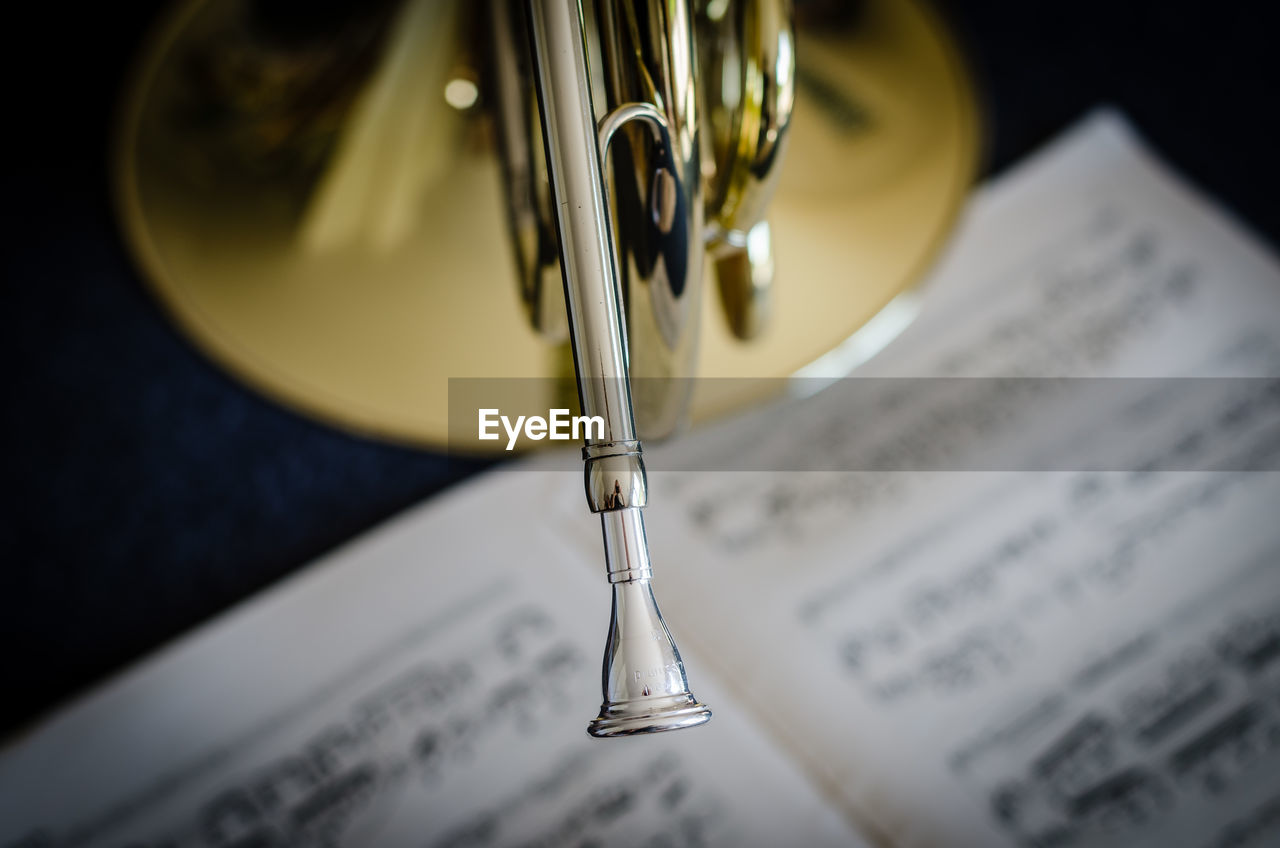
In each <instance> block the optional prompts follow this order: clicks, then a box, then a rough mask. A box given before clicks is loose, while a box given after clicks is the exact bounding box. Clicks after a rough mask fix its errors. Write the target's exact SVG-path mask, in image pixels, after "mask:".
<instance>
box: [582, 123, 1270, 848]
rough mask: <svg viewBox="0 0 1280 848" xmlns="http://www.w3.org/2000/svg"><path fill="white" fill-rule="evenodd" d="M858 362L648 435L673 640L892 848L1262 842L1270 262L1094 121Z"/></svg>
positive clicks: (1133, 145) (992, 201) (1035, 168)
mask: <svg viewBox="0 0 1280 848" xmlns="http://www.w3.org/2000/svg"><path fill="white" fill-rule="evenodd" d="M861 373H865V374H866V375H867V376H868V377H877V378H883V379H879V380H874V381H868V380H849V381H842V382H840V383H838V384H836V385H833V386H832V387H830V388H829V389H827V390H826V391H824V392H822V393H820V394H817V395H815V396H813V397H810V398H808V399H806V400H804V401H801V402H793V403H788V404H783V405H780V406H779V407H777V408H774V409H770V410H766V411H762V412H759V413H757V414H754V415H749V416H746V417H744V418H742V419H740V420H737V421H735V422H732V423H731V424H729V425H727V426H722V427H718V428H711V429H709V430H707V431H705V432H702V433H694V434H692V436H691V437H690V438H689V439H688V440H686V441H685V442H682V443H677V444H673V445H671V446H669V447H666V448H661V449H658V450H655V451H650V453H651V461H650V467H651V469H654V468H658V469H662V468H679V467H680V466H681V464H682V463H688V464H692V465H694V466H696V467H700V468H709V467H710V466H711V463H712V462H713V460H711V459H708V457H712V456H717V455H718V456H721V457H722V458H723V461H724V463H725V465H726V467H734V462H735V458H734V454H735V453H736V454H737V455H738V457H737V462H738V465H737V467H740V468H746V469H748V470H739V471H722V472H719V473H717V472H715V471H711V470H707V471H698V472H697V473H691V472H665V473H664V472H662V471H660V470H659V471H656V472H651V499H650V506H649V508H648V510H647V515H648V524H649V528H650V538H651V544H652V547H653V549H654V569H655V572H654V573H655V585H656V586H659V597H660V598H661V599H663V604H664V611H665V612H666V615H667V619H668V621H669V622H670V623H671V625H672V628H673V630H674V631H675V632H676V633H677V636H678V638H680V639H682V644H687V645H689V646H690V647H696V648H697V649H698V650H699V651H700V652H701V655H702V656H704V657H708V658H711V659H713V660H714V661H715V662H716V663H717V670H718V671H719V672H720V674H719V677H720V679H721V680H724V681H727V683H728V684H729V685H730V686H731V687H732V688H733V689H734V690H735V691H736V692H737V693H739V696H740V698H742V699H748V700H749V701H750V703H751V704H752V705H753V706H754V707H756V708H757V709H758V710H759V711H760V714H761V715H762V717H763V718H764V719H765V720H766V721H767V723H768V724H769V725H770V726H771V727H772V728H773V729H774V731H775V733H776V734H778V735H779V737H780V738H782V739H785V740H786V741H787V743H788V745H789V746H790V747H791V749H793V750H795V751H796V752H798V755H799V756H800V758H801V759H802V760H803V762H804V763H805V764H806V765H807V766H808V767H809V768H810V770H812V771H813V772H814V773H815V774H817V775H820V777H821V779H822V780H823V781H824V783H825V785H826V786H827V787H828V788H829V789H830V790H831V791H832V792H833V793H838V794H839V796H840V797H842V798H843V799H844V802H845V803H846V805H847V809H848V810H850V811H851V813H852V814H853V815H854V816H855V817H856V818H857V819H859V820H860V821H862V822H864V823H866V825H867V829H868V831H869V832H879V833H882V834H883V835H884V836H885V837H886V838H887V840H888V841H890V842H892V843H894V844H899V845H929V846H958V845H973V846H996V845H1028V846H1029V845H1089V846H1095V845H1116V846H1132V845H1159V846H1169V845H1197V846H1199V845H1205V846H1208V845H1225V844H1230V845H1255V844H1256V845H1262V844H1277V843H1278V842H1280V650H1277V645H1280V521H1277V518H1278V517H1280V473H1276V469H1277V468H1280V393H1278V392H1277V391H1276V386H1277V383H1276V381H1275V379H1274V378H1275V377H1276V376H1277V375H1280V270H1278V269H1277V265H1276V263H1275V262H1274V261H1273V260H1272V259H1271V258H1270V257H1269V256H1267V255H1266V254H1265V252H1264V251H1262V250H1261V249H1260V248H1259V247H1258V246H1257V245H1256V244H1254V243H1253V242H1252V241H1251V240H1250V239H1249V238H1248V237H1247V236H1246V235H1245V234H1244V233H1242V232H1241V231H1240V230H1239V229H1238V228H1237V227H1236V226H1235V225H1233V224H1232V223H1231V222H1230V221H1229V220H1228V219H1226V218H1225V216H1223V215H1221V214H1220V213H1219V212H1217V211H1216V210H1215V209H1214V208H1213V207H1212V206H1211V205H1210V204H1208V203H1207V202H1205V201H1203V200H1202V199H1200V198H1198V197H1197V196H1195V195H1194V194H1193V193H1192V192H1191V191H1189V190H1188V189H1186V188H1185V187H1183V186H1182V185H1180V184H1179V182H1178V181H1177V180H1176V179H1175V178H1174V177H1172V176H1171V175H1170V174H1169V173H1167V172H1166V171H1165V170H1164V169H1163V168H1162V167H1161V166H1160V165H1159V164H1158V163H1157V162H1156V161H1154V159H1153V158H1152V157H1151V156H1150V154H1148V153H1146V152H1145V151H1144V150H1143V149H1142V147H1141V145H1140V144H1139V142H1138V141H1137V140H1136V139H1135V138H1134V137H1133V136H1132V134H1131V132H1130V131H1129V130H1128V128H1127V127H1126V125H1125V124H1124V123H1123V121H1122V119H1120V118H1118V117H1116V116H1114V115H1110V114H1108V113H1100V114H1098V115H1095V116H1093V117H1092V118H1090V119H1088V120H1086V121H1085V122H1084V123H1083V124H1082V125H1080V126H1079V127H1078V128H1077V129H1075V130H1074V131H1072V132H1071V133H1069V134H1068V135H1067V136H1066V137H1064V138H1063V139H1061V140H1060V141H1058V142H1057V143H1056V144H1055V145H1054V146H1052V147H1051V148H1050V149H1048V150H1047V151H1045V152H1043V153H1041V154H1039V155H1038V156H1037V157H1035V158H1034V159H1033V160H1031V161H1030V162H1028V163H1026V164H1024V165H1023V166H1021V167H1019V168H1018V169H1016V170H1015V171H1014V172H1012V173H1010V174H1008V175H1007V176H1005V177H1003V178H1002V179H1001V180H1000V181H998V182H997V183H995V184H994V185H993V186H990V187H988V188H987V189H985V191H984V192H983V193H982V194H981V195H980V196H979V197H978V198H977V200H976V202H975V203H974V204H973V206H972V209H971V212H970V214H969V216H968V218H967V220H966V222H965V224H964V226H963V228H962V234H961V237H960V239H959V241H958V243H957V246H956V249H955V250H954V251H953V253H952V255H951V256H950V257H948V259H947V260H946V261H945V262H944V265H943V267H942V269H941V270H940V272H939V273H938V275H937V280H936V282H935V284H934V286H933V289H932V290H931V291H930V292H929V294H928V297H927V298H926V305H925V308H924V312H923V314H922V315H921V317H920V319H919V321H918V323H917V324H916V325H914V326H913V327H912V328H911V329H910V330H908V332H907V333H906V334H905V335H904V336H903V337H902V338H901V339H900V340H899V341H898V342H897V343H895V344H894V345H891V346H890V347H889V348H888V349H887V350H886V351H885V352H884V353H883V354H882V355H881V356H880V357H878V358H877V359H875V360H873V361H872V362H871V363H870V364H869V366H868V367H867V368H866V369H865V370H864V372H860V374H861ZM997 377H998V378H1008V379H987V378H997ZM1060 377H1078V378H1090V379H1081V380H1055V379H1048V378H1060ZM900 378H931V379H929V380H927V381H925V382H924V383H923V384H924V385H927V386H931V387H933V388H930V389H929V390H927V391H925V392H923V393H921V392H914V393H912V392H905V391H904V387H908V388H909V387H914V386H917V385H920V383H918V382H911V381H909V380H904V379H900ZM1121 378H1126V379H1121ZM1261 378H1272V379H1261ZM869 385H870V386H876V387H879V388H878V389H877V391H879V390H883V394H882V395H876V394H875V393H874V392H872V391H870V390H869V389H868V388H867V386H869ZM1011 387H1012V388H1011ZM959 401H965V402H963V403H961V402H959ZM868 405H870V408H868ZM1046 415H1048V416H1051V417H1052V419H1053V422H1057V428H1056V430H1055V429H1054V427H1049V428H1048V430H1046V426H1044V425H1046V424H1047V423H1052V422H1045V421H1043V420H1041V419H1043V418H1044V417H1045V416H1046ZM1116 421H1120V422H1121V423H1123V424H1124V426H1123V427H1122V428H1121V429H1120V431H1118V432H1117V433H1112V432H1111V431H1110V430H1109V429H1108V425H1109V424H1110V423H1112V422H1116ZM1049 431H1053V432H1054V437H1055V438H1057V439H1059V440H1066V441H1071V440H1072V439H1076V440H1077V441H1080V442H1081V443H1082V444H1086V445H1092V446H1093V447H1095V448H1098V449H1100V450H1101V453H1100V454H1093V453H1089V452H1087V451H1086V452H1085V453H1081V454H1077V453H1072V452H1070V451H1068V452H1067V453H1065V454H1063V455H1061V456H1059V455H1056V454H1054V453H1052V448H1053V447H1054V446H1053V445H1049V444H1046V443H1044V442H1043V440H1038V438H1037V436H1038V434H1043V433H1045V432H1049ZM744 454H745V455H747V457H748V458H747V459H745V460H744V459H742V455H744ZM1095 456H1101V457H1102V459H1100V460H1095V459H1091V457H1095ZM751 469H757V470H751ZM758 469H777V470H772V471H766V470H758ZM786 469H793V470H790V471H788V470H786ZM794 469H828V470H825V471H823V470H812V471H807V472H801V471H798V470H794ZM830 469H837V470H830ZM839 469H845V470H839ZM1258 469H1268V470H1258ZM957 472H964V473H957ZM569 511H570V508H569V507H568V506H567V502H566V508H565V513H566V515H567V514H568V512H569ZM582 544H583V545H584V546H585V545H586V544H588V543H587V541H586V536H585V535H584V536H583V537H582ZM689 631H692V632H689ZM686 632H688V635H687V636H686V635H685V634H686ZM695 684H696V681H695Z"/></svg>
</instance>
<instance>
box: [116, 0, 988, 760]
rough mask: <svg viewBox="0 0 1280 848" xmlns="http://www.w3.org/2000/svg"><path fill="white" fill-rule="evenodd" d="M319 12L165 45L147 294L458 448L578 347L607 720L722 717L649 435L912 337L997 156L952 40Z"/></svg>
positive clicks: (506, 5)
mask: <svg viewBox="0 0 1280 848" xmlns="http://www.w3.org/2000/svg"><path fill="white" fill-rule="evenodd" d="M312 11H313V10H311V9H310V7H309V6H308V5H307V4H302V3H297V2H296V0H181V2H179V3H178V4H177V5H176V6H175V8H174V9H173V14H172V15H170V16H169V17H168V19H167V20H166V21H165V22H164V25H163V26H162V27H160V28H159V29H158V30H157V33H156V35H155V37H154V38H153V39H152V40H151V41H150V42H149V47H148V49H147V50H146V51H144V53H143V54H142V56H141V57H140V59H141V61H140V63H139V66H138V71H137V75H136V78H135V79H134V80H133V82H132V84H131V86H130V88H129V89H128V96H127V98H126V100H125V101H124V103H123V104H122V106H123V108H122V112H121V115H120V122H119V136H118V140H117V144H116V172H115V174H116V197H117V202H118V205H119V213H120V217H121V220H122V223H123V226H124V231H125V235H126V238H127V241H128V242H129V245H130V247H131V248H132V249H133V252H134V255H135V257H136V258H137V260H138V261H139V263H140V265H141V266H142V269H143V271H144V279H146V280H147V281H148V282H149V283H150V284H151V285H152V287H153V289H154V291H155V292H156V293H157V295H158V296H159V297H160V298H161V300H163V301H164V302H165V304H166V306H167V307H168V308H169V310H170V313H171V314H172V315H173V316H174V317H175V318H176V320H177V321H178V323H179V324H180V326H181V327H182V328H183V329H184V330H186V331H187V332H188V333H189V334H190V335H191V336H193V337H194V339H195V340H196V341H197V342H198V343H199V344H200V346H201V347H202V348H203V349H204V351H205V352H207V353H209V354H210V355H211V356H212V357H213V358H215V359H216V360H218V361H219V362H221V363H222V364H224V365H225V366H227V367H228V368H229V369H230V370H232V371H233V372H235V373H236V374H238V375H239V376H241V377H243V378H244V379H245V380H247V381H248V382H249V383H250V384H252V385H253V386H255V387H256V388H258V389H260V390H262V391H264V392H266V393H267V394H269V395H271V396H273V397H275V398H276V399H278V400H280V401H283V402H284V403H286V404H288V405H290V406H293V407H294V408H296V409H300V410H302V411H304V412H307V413H310V414H313V415H316V416H318V417H320V418H322V419H325V420H327V421H329V422H332V423H336V424H337V425H339V426H341V427H344V428H346V429H349V430H354V431H357V432H360V433H365V434H372V435H376V436H379V437H383V438H388V439H391V440H393V441H399V442H406V443H410V444H415V445H419V446H425V447H429V448H434V449H437V450H438V449H440V448H442V447H448V449H449V450H450V451H453V450H454V448H455V441H454V439H455V436H456V435H457V433H458V431H457V430H455V429H454V425H453V420H452V418H451V412H450V409H451V406H452V405H451V404H450V403H449V392H448V385H449V382H450V380H451V379H452V378H454V377H459V376H470V375H474V376H478V377H483V378H488V377H493V376H501V377H503V378H506V379H516V380H520V378H533V379H532V380H524V381H522V382H524V383H537V384H539V385H540V386H541V385H546V384H548V383H552V382H555V383H556V385H557V386H558V385H559V378H560V377H561V376H566V375H567V373H568V368H569V364H568V360H569V356H568V354H569V353H570V352H571V354H572V368H573V374H574V377H575V382H576V389H577V394H578V400H579V404H580V411H581V413H582V414H583V417H585V418H590V419H592V420H599V421H601V422H602V424H603V432H597V431H596V428H594V427H593V428H590V429H588V438H587V440H586V442H585V444H584V446H583V449H582V458H583V473H584V482H585V490H586V497H587V503H588V508H589V510H590V511H591V512H592V513H596V514H599V516H600V522H601V527H602V536H603V549H604V558H605V573H606V576H607V579H608V582H609V584H610V586H611V594H612V617H611V623H610V626H609V633H608V641H607V644H606V648H605V655H604V663H603V669H602V696H603V703H602V706H601V709H600V712H599V714H598V715H597V717H596V718H595V719H594V720H593V721H591V722H590V724H589V726H588V731H589V732H590V733H591V734H592V735H593V736H619V735H628V734H635V733H648V732H656V731H663V730H672V729H678V728H682V727H691V726H695V725H698V724H701V723H703V722H705V721H707V720H708V719H709V717H710V711H709V710H708V709H707V708H706V707H705V706H704V705H703V704H701V703H700V702H699V701H698V700H697V699H696V698H695V697H694V696H693V694H692V692H691V691H690V688H689V684H688V680H687V677H686V675H685V669H684V665H683V662H682V660H681V658H680V653H679V651H678V650H677V648H676V646H675V643H674V641H673V640H672V638H671V634H670V631H669V629H668V628H667V625H666V623H665V621H664V620H663V618H662V616H661V614H660V613H659V611H658V606H657V603H656V601H655V599H654V594H653V589H652V585H651V579H652V566H651V563H650V555H649V546H648V542H647V539H646V535H645V532H646V531H645V524H644V519H643V509H644V508H645V506H646V504H647V502H648V497H649V495H648V480H647V478H646V473H645V465H644V456H643V452H642V449H641V445H642V443H643V442H645V441H651V440H653V439H659V438H663V437H665V436H668V435H670V434H672V433H673V432H675V431H677V430H678V429H679V428H680V427H681V426H682V425H683V424H684V423H685V422H686V421H688V420H689V419H690V418H693V419H694V420H698V419H700V418H701V419H705V418H707V417H710V416H712V415H715V414H718V413H722V412H725V411H728V410H730V409H735V408H740V407H742V406H743V405H745V404H747V403H750V402H753V401H755V400H758V399H759V397H758V396H755V395H751V396H746V395H744V396H743V397H741V398H737V397H729V398H726V397H724V396H722V395H717V396H715V397H710V396H708V397H699V396H698V394H697V393H695V392H694V387H695V383H694V381H692V380H689V379H685V378H688V377H693V376H714V377H754V378H783V377H788V376H790V375H794V374H796V373H797V372H798V371H799V370H800V369H810V370H812V368H813V367H814V364H815V360H816V361H817V365H820V366H822V367H820V368H818V372H817V373H822V374H827V373H843V372H844V371H846V370H847V369H848V368H849V367H850V366H851V365H852V364H855V363H856V362H857V361H859V360H860V359H863V358H865V357H866V356H868V355H869V354H870V353H871V352H873V351H874V350H875V349H876V348H877V346H879V345H883V344H884V343H886V342H887V340H888V339H890V338H892V337H893V335H894V334H895V333H896V332H897V331H898V330H900V329H901V328H902V327H904V326H905V324H906V322H908V321H909V320H910V317H911V315H912V314H913V311H912V307H911V304H912V303H913V300H912V298H913V295H912V292H911V291H910V287H911V285H912V284H913V283H914V282H915V281H916V280H917V279H918V278H919V275H920V273H921V271H922V270H923V268H924V267H925V266H926V265H927V262H928V260H929V259H930V258H931V257H932V256H933V255H934V254H935V253H936V252H937V251H938V250H939V248H940V247H941V245H942V244H943V237H944V236H945V234H946V233H947V231H948V230H949V229H950V227H951V224H952V222H953V220H954V216H955V215H956V213H957V211H958V209H959V208H960V203H961V200H962V198H963V196H964V193H965V190H966V187H967V185H968V182H969V179H970V178H971V176H972V175H973V172H974V166H975V163H976V158H977V157H976V152H977V147H978V132H977V119H976V109H975V105H974V102H973V97H972V92H971V91H970V89H969V87H968V84H967V80H966V78H965V75H964V73H963V69H962V66H961V64H960V62H959V61H958V58H957V55H956V53H955V51H954V49H953V47H952V45H951V44H950V43H949V41H948V39H947V37H946V33H945V29H944V28H943V27H942V26H941V25H940V22H939V21H938V20H937V19H936V18H935V17H934V16H933V15H932V14H931V13H930V11H929V9H928V8H927V6H925V5H924V3H923V2H922V0H856V2H847V3H841V2H828V0H809V2H806V3H803V4H801V5H800V6H798V7H797V8H796V9H794V10H793V9H792V7H791V3H790V2H789V0H663V2H658V0H638V2H623V0H486V2H485V3H481V4H462V3H459V2H457V0H377V2H374V3H367V4H355V3H353V4H335V6H334V8H333V9H330V10H329V15H330V17H326V16H324V15H320V16H317V15H315V14H312ZM334 16H336V17H334ZM797 26H798V27H799V33H800V42H801V43H800V46H799V47H798V46H797V35H796V27H797ZM441 94H443V97H441ZM788 149H790V150H791V152H792V155H791V156H789V157H787V156H786V155H785V154H786V153H787V151H788ZM495 154H496V155H495ZM784 159H787V161H788V162H789V164H787V166H786V168H785V169H784V168H783V167H782V163H783V161H784ZM766 213H767V214H766ZM504 227H505V230H506V235H505V237H504V235H503V229H504ZM477 238H481V239H487V241H486V242H485V244H489V245H497V244H501V245H502V248H503V249H497V250H495V249H479V244H480V243H479V242H477ZM513 269H514V272H515V273H514V275H513V273H512V271H513ZM424 271H427V272H428V273H424ZM704 275H705V276H706V277H707V278H708V280H707V284H706V285H705V286H704V280H703V278H704ZM775 275H776V276H778V278H779V279H780V280H781V283H780V284H779V285H776V286H775ZM513 276H514V279H515V286H514V289H515V291H514V292H513V291H512V289H513V286H512V278H513ZM708 306H710V307H711V308H708ZM717 306H718V308H715V307H717ZM716 312H719V313H721V314H720V316H717V315H715V313H716ZM704 313H705V314H704ZM721 319H723V320H721ZM859 328H863V329H859ZM855 331H856V332H855ZM851 333H852V334H853V335H850V334H851ZM748 340H749V341H750V342H751V344H750V345H747V344H744V343H743V342H745V341H748ZM827 360H830V362H828V361H827ZM547 378H551V379H547ZM538 391H540V392H542V393H543V394H542V397H543V398H545V399H546V400H552V398H553V396H554V399H555V402H556V403H557V405H564V398H561V397H559V396H558V394H554V395H553V393H552V392H547V391H546V390H545V389H538ZM558 391H559V389H558V388H557V389H555V390H554V392H556V393H558ZM716 404H718V406H716ZM487 405H488V404H486V406H487ZM456 406H457V407H458V408H463V407H466V406H467V404H457V405H456ZM713 407H714V408H713ZM470 413H471V414H470V416H469V417H468V423H469V427H470V428H472V429H470V438H472V439H474V436H475V431H474V429H473V428H474V425H475V418H474V408H471V410H470ZM489 444H492V443H489ZM470 445H471V448H472V449H474V448H483V447H484V445H482V444H477V443H475V442H471V443H470ZM459 451H460V452H463V453H466V452H467V451H468V448H467V447H466V446H465V445H463V446H462V447H460V448H459Z"/></svg>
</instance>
